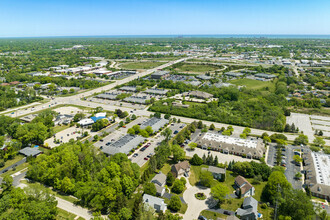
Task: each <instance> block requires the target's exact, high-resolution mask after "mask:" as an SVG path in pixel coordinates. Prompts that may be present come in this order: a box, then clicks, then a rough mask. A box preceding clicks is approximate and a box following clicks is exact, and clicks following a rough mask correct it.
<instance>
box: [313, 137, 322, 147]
mask: <svg viewBox="0 0 330 220" xmlns="http://www.w3.org/2000/svg"><path fill="white" fill-rule="evenodd" d="M313 143H314V144H315V146H318V147H323V146H324V145H325V141H324V140H323V138H321V137H316V138H315V139H314V140H313Z"/></svg>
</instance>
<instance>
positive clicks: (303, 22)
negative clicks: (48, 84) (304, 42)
mask: <svg viewBox="0 0 330 220" xmlns="http://www.w3.org/2000/svg"><path fill="white" fill-rule="evenodd" d="M185 34H321V35H322V34H326V35H329V34H330V0H314V1H311V0H271V1H270V0H117V1H113V0H80V1H76V0H75V1H73V0H66V1H65V0H0V37H30V36H85V35H86V36H95V35H185Z"/></svg>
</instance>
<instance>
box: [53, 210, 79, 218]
mask: <svg viewBox="0 0 330 220" xmlns="http://www.w3.org/2000/svg"><path fill="white" fill-rule="evenodd" d="M57 209H58V214H57V216H56V220H73V219H75V217H76V215H75V214H72V213H70V212H67V211H65V210H63V209H60V208H57Z"/></svg>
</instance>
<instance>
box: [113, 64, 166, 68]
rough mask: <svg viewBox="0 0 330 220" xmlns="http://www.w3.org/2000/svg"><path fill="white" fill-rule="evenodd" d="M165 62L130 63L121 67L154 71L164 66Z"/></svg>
mask: <svg viewBox="0 0 330 220" xmlns="http://www.w3.org/2000/svg"><path fill="white" fill-rule="evenodd" d="M164 63H165V62H128V63H123V64H121V65H120V66H119V67H120V68H123V69H152V68H155V67H157V66H160V65H162V64H164Z"/></svg>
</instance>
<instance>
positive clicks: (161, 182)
mask: <svg viewBox="0 0 330 220" xmlns="http://www.w3.org/2000/svg"><path fill="white" fill-rule="evenodd" d="M151 182H152V183H154V184H156V185H158V186H165V183H166V175H165V174H164V173H162V172H159V173H158V174H156V175H155V177H154V178H152V180H151Z"/></svg>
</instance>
